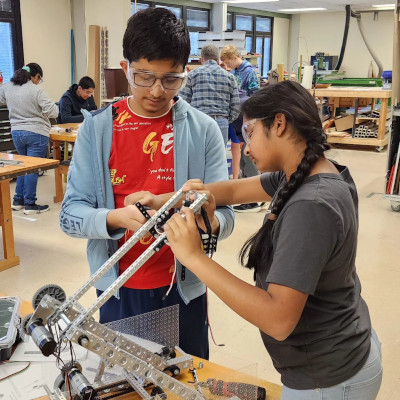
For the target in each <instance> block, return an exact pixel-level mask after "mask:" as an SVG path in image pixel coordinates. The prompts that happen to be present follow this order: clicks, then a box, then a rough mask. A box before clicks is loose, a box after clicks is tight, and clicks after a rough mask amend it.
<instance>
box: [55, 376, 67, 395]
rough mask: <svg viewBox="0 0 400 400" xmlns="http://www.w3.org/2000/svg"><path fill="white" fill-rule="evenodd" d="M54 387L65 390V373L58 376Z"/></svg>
mask: <svg viewBox="0 0 400 400" xmlns="http://www.w3.org/2000/svg"><path fill="white" fill-rule="evenodd" d="M54 389H60V390H61V391H62V392H63V391H64V390H65V378H64V374H60V375H58V376H57V378H56V380H55V381H54Z"/></svg>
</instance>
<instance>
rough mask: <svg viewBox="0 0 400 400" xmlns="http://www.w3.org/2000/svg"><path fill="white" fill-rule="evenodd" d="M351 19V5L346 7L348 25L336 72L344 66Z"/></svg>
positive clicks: (345, 27) (345, 28) (345, 26)
mask: <svg viewBox="0 0 400 400" xmlns="http://www.w3.org/2000/svg"><path fill="white" fill-rule="evenodd" d="M350 17H351V8H350V5H346V23H345V25H344V34H343V41H342V48H341V50H340V55H339V59H338V62H337V63H336V66H335V70H336V71H338V70H339V68H340V67H341V65H342V61H343V57H344V52H345V50H346V43H347V36H348V34H349V26H350Z"/></svg>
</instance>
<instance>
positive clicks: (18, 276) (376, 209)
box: [0, 149, 400, 400]
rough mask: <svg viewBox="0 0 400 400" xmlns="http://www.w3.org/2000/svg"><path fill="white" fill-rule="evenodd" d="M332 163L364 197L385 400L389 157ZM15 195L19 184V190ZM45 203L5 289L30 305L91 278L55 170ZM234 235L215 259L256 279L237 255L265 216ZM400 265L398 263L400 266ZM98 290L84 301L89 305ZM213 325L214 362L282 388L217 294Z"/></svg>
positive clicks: (393, 351) (398, 329)
mask: <svg viewBox="0 0 400 400" xmlns="http://www.w3.org/2000/svg"><path fill="white" fill-rule="evenodd" d="M329 156H330V157H331V158H333V159H335V160H337V161H338V162H340V163H343V164H346V165H348V166H349V167H350V170H351V172H352V174H353V177H354V179H355V181H356V184H357V188H358V193H359V198H360V206H359V212H360V233H359V249H358V256H357V267H358V273H359V275H360V278H361V282H362V284H363V296H364V298H365V299H366V301H367V303H368V305H369V309H370V314H371V317H372V321H373V325H374V327H375V329H376V331H377V332H378V335H379V337H380V340H381V341H382V346H383V357H384V360H383V363H384V377H383V384H382V388H381V392H380V394H379V397H378V398H379V399H380V400H387V399H395V398H398V397H399V395H398V387H399V384H400V375H399V373H398V370H399V364H400V346H399V344H400V319H399V316H400V291H399V282H400V268H399V261H398V260H400V246H399V238H398V236H397V235H399V232H400V213H395V212H393V211H392V210H391V207H390V202H389V201H388V200H386V199H384V198H382V193H383V190H384V179H385V170H386V159H387V153H386V152H382V153H376V152H374V151H360V150H347V149H334V150H331V151H330V155H329ZM11 190H12V192H13V191H14V185H12V188H11ZM38 194H39V200H38V203H39V204H50V205H51V210H50V211H49V212H47V213H44V214H42V215H29V216H25V215H24V214H23V212H22V211H18V212H14V214H13V215H14V233H15V248H16V252H17V255H19V256H20V259H21V264H20V265H19V266H17V267H14V268H11V269H9V270H6V271H3V272H0V292H2V293H5V294H8V295H18V296H19V297H20V298H21V299H25V300H30V299H31V297H32V295H33V294H34V292H35V291H36V290H37V289H38V288H39V287H40V286H42V285H44V284H47V283H58V284H60V285H61V286H62V287H63V288H64V289H65V291H66V292H67V295H71V294H73V292H74V291H75V290H76V289H77V288H78V287H79V286H80V285H81V284H82V283H83V282H84V280H86V278H87V277H88V267H87V264H86V253H85V245H86V241H85V240H79V239H73V238H70V237H68V236H66V235H65V234H64V233H62V232H61V230H60V229H59V227H58V213H59V211H60V204H54V203H53V195H54V178H53V172H52V171H50V172H48V173H46V175H44V176H43V177H41V178H39V186H38ZM236 217H237V218H236V227H235V231H234V233H233V234H232V236H231V237H230V238H229V239H228V240H226V241H224V242H220V243H219V248H218V252H217V254H216V255H215V260H217V261H218V262H220V263H221V264H222V265H223V266H225V267H226V268H228V269H229V270H231V271H232V272H233V273H235V274H237V275H238V276H239V277H241V278H242V279H244V280H247V281H248V282H251V281H252V273H251V272H250V271H247V270H245V269H244V268H242V267H240V265H239V264H238V261H237V254H238V252H239V249H240V248H241V246H242V244H243V242H244V240H245V239H246V238H247V237H249V236H250V235H251V234H252V233H253V232H254V230H255V229H256V228H257V227H258V226H260V225H261V223H262V220H263V217H264V212H263V211H262V212H260V213H255V214H238V215H237V216H236ZM396 260H397V261H396ZM93 299H94V293H90V294H89V295H87V298H84V301H83V304H84V305H88V304H90V303H91V302H92V300H93ZM209 303H210V320H211V326H212V329H213V333H214V337H215V340H216V342H217V343H219V344H224V345H225V346H223V347H219V346H215V345H214V344H212V343H211V345H210V353H211V361H214V362H216V363H220V364H223V365H227V366H229V367H231V368H236V369H239V370H241V371H242V372H246V373H249V374H253V375H258V376H260V377H262V378H264V379H267V380H269V381H272V382H275V383H279V382H280V381H279V376H278V374H277V373H276V371H275V370H274V368H273V366H272V363H271V361H270V359H269V356H268V354H267V353H266V351H265V349H264V347H263V344H262V342H261V338H260V336H259V333H258V331H257V329H256V328H255V327H253V326H251V325H249V324H248V323H247V322H246V321H244V320H243V319H241V318H240V317H238V316H237V315H235V314H234V313H233V312H232V311H231V310H230V309H228V308H227V307H226V306H225V305H224V304H223V303H222V302H221V301H220V300H219V299H218V298H216V297H215V296H214V295H213V294H212V293H210V301H209Z"/></svg>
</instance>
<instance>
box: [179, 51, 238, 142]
mask: <svg viewBox="0 0 400 400" xmlns="http://www.w3.org/2000/svg"><path fill="white" fill-rule="evenodd" d="M218 53H219V51H218V48H217V47H215V46H213V45H208V46H204V47H203V48H202V49H201V63H202V64H203V65H202V66H201V67H198V68H196V69H194V70H193V71H190V73H189V75H188V80H187V83H186V86H185V87H184V88H183V89H182V90H181V91H180V92H179V95H180V96H181V97H182V98H183V99H184V100H186V101H187V102H188V103H189V104H191V105H192V106H193V107H194V108H197V109H198V110H200V111H202V112H203V113H204V114H207V115H208V116H210V117H211V118H213V119H215V120H216V121H217V124H218V126H219V128H220V129H221V133H222V137H223V139H224V143H225V146H226V143H227V142H228V126H229V124H230V123H231V122H233V121H234V120H235V119H236V118H237V117H238V115H239V93H238V89H237V85H236V80H235V78H234V77H233V76H232V74H230V73H229V72H227V71H225V70H224V69H223V68H221V67H220V66H219V65H218V62H219V55H218Z"/></svg>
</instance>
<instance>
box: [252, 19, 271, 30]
mask: <svg viewBox="0 0 400 400" xmlns="http://www.w3.org/2000/svg"><path fill="white" fill-rule="evenodd" d="M256 32H271V18H262V17H256Z"/></svg>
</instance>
